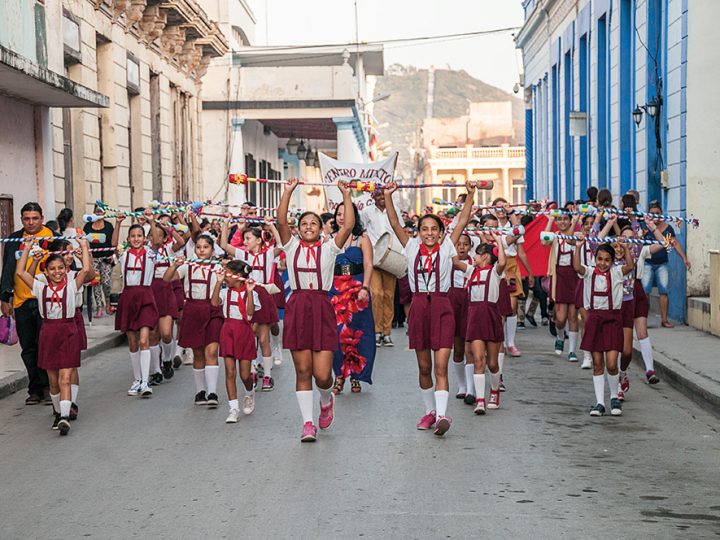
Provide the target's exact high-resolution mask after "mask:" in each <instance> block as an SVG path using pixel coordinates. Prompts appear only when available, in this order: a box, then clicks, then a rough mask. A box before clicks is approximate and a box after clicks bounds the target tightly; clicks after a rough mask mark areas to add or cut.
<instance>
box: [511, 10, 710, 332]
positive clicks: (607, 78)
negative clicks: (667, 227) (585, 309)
mask: <svg viewBox="0 0 720 540" xmlns="http://www.w3.org/2000/svg"><path fill="white" fill-rule="evenodd" d="M523 7H524V9H525V24H524V26H523V27H522V29H521V31H520V32H519V33H518V35H517V38H516V40H517V44H518V46H519V47H521V48H522V50H523V58H524V71H525V73H524V81H525V83H524V84H525V98H526V108H527V111H526V112H527V116H526V117H527V125H528V130H527V147H528V169H527V184H528V194H529V197H537V198H545V197H548V198H550V199H555V200H558V201H560V202H565V201H566V200H570V199H575V198H583V197H584V196H585V190H586V188H587V187H588V186H590V185H595V186H598V187H607V188H609V189H610V190H611V191H612V192H613V194H614V195H615V196H616V199H617V198H619V196H621V195H622V194H623V193H625V192H627V191H628V190H629V189H636V190H638V191H639V192H640V194H641V206H642V207H643V208H646V207H647V204H648V202H649V201H651V200H658V201H660V202H661V203H662V206H663V209H664V210H665V212H666V213H671V214H678V215H683V216H686V215H693V216H695V217H698V218H700V220H701V228H700V229H699V230H697V231H692V230H691V231H687V230H686V227H682V228H681V229H680V231H679V235H678V238H679V241H680V242H682V244H683V245H685V247H686V250H687V252H688V254H689V257H690V260H691V261H692V263H693V270H692V272H690V273H686V271H685V268H684V266H683V265H682V261H681V260H680V259H679V258H678V257H671V258H670V261H671V264H672V265H673V268H672V271H671V287H672V288H673V289H674V290H678V291H687V296H689V297H691V296H703V297H704V296H707V295H708V291H709V256H708V249H709V248H713V247H714V248H717V247H718V243H719V242H718V240H719V239H718V234H720V233H718V231H719V230H720V228H719V227H718V225H720V223H719V221H720V216H718V215H717V212H714V211H713V209H712V205H711V204H708V202H709V201H714V200H715V199H718V185H719V184H718V180H719V176H720V174H719V173H718V170H717V166H716V163H717V160H716V157H717V153H718V150H717V144H715V143H716V141H717V137H713V133H712V132H711V131H710V130H712V129H713V128H712V127H711V126H713V125H715V122H713V120H716V119H718V116H720V106H718V105H717V104H716V103H714V102H712V100H709V99H707V97H706V94H705V92H706V89H707V88H712V87H713V85H715V84H716V83H717V82H718V79H719V78H720V73H718V71H717V70H716V69H713V66H714V63H715V62H714V60H713V58H711V55H712V54H713V52H712V50H710V49H711V48H709V47H708V45H707V44H708V43H711V42H713V39H714V37H715V36H714V27H713V24H712V22H711V21H715V20H717V18H718V16H720V3H718V2H712V1H708V0H615V1H611V0H525V1H524V2H523ZM691 158H692V159H691ZM670 301H671V305H670V316H671V317H672V318H674V319H676V320H685V319H686V310H687V303H686V299H685V298H684V297H683V295H682V294H675V295H671V296H670ZM691 303H692V300H691Z"/></svg>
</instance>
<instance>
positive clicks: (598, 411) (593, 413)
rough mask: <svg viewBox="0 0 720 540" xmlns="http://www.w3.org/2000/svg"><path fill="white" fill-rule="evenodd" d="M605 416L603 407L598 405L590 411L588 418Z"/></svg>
mask: <svg viewBox="0 0 720 540" xmlns="http://www.w3.org/2000/svg"><path fill="white" fill-rule="evenodd" d="M604 414H605V405H602V404H600V403H598V404H597V405H595V406H594V407H593V408H592V409H590V416H602V415H604Z"/></svg>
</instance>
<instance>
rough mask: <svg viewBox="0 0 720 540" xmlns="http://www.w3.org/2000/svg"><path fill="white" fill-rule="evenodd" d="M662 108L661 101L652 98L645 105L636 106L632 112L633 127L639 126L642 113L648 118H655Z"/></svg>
mask: <svg viewBox="0 0 720 540" xmlns="http://www.w3.org/2000/svg"><path fill="white" fill-rule="evenodd" d="M661 106H662V99H661V98H658V97H653V98H652V99H651V100H650V101H649V102H648V103H647V104H646V105H637V106H636V107H635V110H634V111H633V112H632V115H633V118H634V119H635V125H637V126H638V127H639V126H640V122H642V117H643V111H645V112H646V113H647V114H648V116H649V117H650V118H655V117H656V116H657V115H658V113H659V112H660V107H661Z"/></svg>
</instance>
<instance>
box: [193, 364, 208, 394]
mask: <svg viewBox="0 0 720 540" xmlns="http://www.w3.org/2000/svg"><path fill="white" fill-rule="evenodd" d="M193 377H195V392H203V391H204V390H205V368H203V369H195V368H193Z"/></svg>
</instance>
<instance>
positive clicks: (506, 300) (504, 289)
mask: <svg viewBox="0 0 720 540" xmlns="http://www.w3.org/2000/svg"><path fill="white" fill-rule="evenodd" d="M498 311H499V313H500V315H502V316H503V317H511V316H512V314H513V308H512V301H511V300H510V287H508V284H507V281H505V280H504V279H501V280H500V296H499V297H498Z"/></svg>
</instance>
